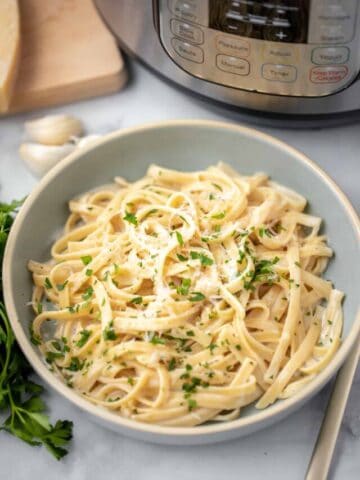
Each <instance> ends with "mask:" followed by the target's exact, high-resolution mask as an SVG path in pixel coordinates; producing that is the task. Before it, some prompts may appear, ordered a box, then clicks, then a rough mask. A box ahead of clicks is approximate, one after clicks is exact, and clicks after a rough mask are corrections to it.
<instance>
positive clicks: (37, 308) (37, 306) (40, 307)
mask: <svg viewBox="0 0 360 480" xmlns="http://www.w3.org/2000/svg"><path fill="white" fill-rule="evenodd" d="M36 310H37V313H38V315H40V313H42V311H43V304H42V303H41V302H37V304H36Z"/></svg>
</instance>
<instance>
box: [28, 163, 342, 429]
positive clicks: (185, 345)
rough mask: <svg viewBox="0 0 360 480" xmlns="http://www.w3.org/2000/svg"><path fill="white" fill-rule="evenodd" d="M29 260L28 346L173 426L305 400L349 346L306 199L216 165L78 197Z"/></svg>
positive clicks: (135, 415) (87, 388) (97, 393)
mask: <svg viewBox="0 0 360 480" xmlns="http://www.w3.org/2000/svg"><path fill="white" fill-rule="evenodd" d="M69 206H70V211H71V214H70V216H69V218H68V220H67V222H66V225H65V231H64V233H63V235H62V236H61V237H60V238H59V239H58V240H57V241H56V242H55V243H54V244H53V246H52V249H51V260H50V261H49V262H47V263H38V262H35V261H30V262H29V269H30V271H31V272H32V274H33V280H34V285H35V287H34V291H33V298H32V305H33V308H34V311H35V313H36V317H35V319H34V321H33V324H32V340H33V342H34V343H36V344H37V345H38V347H39V349H40V350H41V352H42V354H43V356H44V359H45V360H46V363H47V364H48V365H49V368H50V369H52V370H53V371H54V373H55V374H56V375H58V376H60V377H61V378H62V379H63V380H64V382H66V384H67V385H68V386H69V387H71V388H74V389H75V390H76V391H77V392H78V393H79V394H80V395H82V396H83V397H85V398H86V399H88V400H89V401H91V402H93V403H95V404H97V405H100V406H102V407H106V408H107V409H110V410H112V411H114V412H117V413H119V414H121V415H123V416H125V417H128V418H132V419H134V420H138V421H141V422H148V423H156V424H160V425H168V426H193V425H198V424H202V423H204V422H206V421H210V420H211V421H229V420H232V419H235V418H237V417H238V416H239V414H240V412H241V409H242V408H243V407H244V406H246V405H248V404H251V403H253V402H256V407H257V408H259V409H262V408H265V407H267V406H268V405H271V404H272V403H273V402H274V401H275V400H277V399H279V398H281V399H283V398H287V397H290V396H292V395H296V393H297V392H298V391H299V390H300V389H302V388H303V387H304V386H305V385H306V384H307V383H308V382H310V381H311V380H312V379H313V378H314V377H315V376H316V375H317V374H318V373H319V372H320V371H321V370H322V369H323V368H324V367H325V366H326V365H327V364H328V363H329V361H330V360H331V359H332V357H333V356H334V354H335V352H336V350H337V349H338V347H339V344H340V338H341V330H342V309H341V301H342V298H343V293H342V292H340V291H338V290H335V289H334V288H333V287H332V285H331V283H330V282H329V281H327V280H324V279H323V278H321V274H322V273H323V271H324V270H325V268H326V265H327V263H328V260H329V258H330V257H331V255H332V250H331V249H330V248H329V247H328V246H327V244H326V238H325V237H324V236H323V235H321V234H320V233H319V230H320V225H321V219H320V218H318V217H315V216H312V215H309V214H307V213H304V208H305V206H306V200H305V199H304V198H303V197H302V196H301V195H299V194H298V193H296V192H294V191H292V190H290V189H288V188H286V187H284V186H282V185H279V184H277V183H275V182H273V181H270V180H269V178H268V177H267V176H266V175H264V174H255V175H253V176H242V175H239V174H238V173H237V172H235V171H233V170H232V169H230V167H228V166H226V165H223V164H219V165H218V166H216V167H209V168H208V169H207V170H204V171H198V172H192V173H184V172H179V171H175V170H168V169H165V168H161V167H158V166H151V167H150V168H149V169H148V172H147V174H146V176H145V177H144V178H142V179H141V180H139V181H136V182H134V183H128V182H127V181H125V180H124V179H122V178H116V179H115V183H114V184H112V185H109V186H105V187H103V188H100V189H97V190H94V191H91V192H88V193H86V194H84V195H82V196H80V197H79V198H76V199H74V200H72V201H70V204H69Z"/></svg>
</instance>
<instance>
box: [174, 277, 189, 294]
mask: <svg viewBox="0 0 360 480" xmlns="http://www.w3.org/2000/svg"><path fill="white" fill-rule="evenodd" d="M190 286H191V280H190V278H182V279H181V284H180V285H179V286H178V287H177V288H176V291H177V293H178V294H179V295H187V294H188V293H189V289H190Z"/></svg>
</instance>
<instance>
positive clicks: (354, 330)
mask: <svg viewBox="0 0 360 480" xmlns="http://www.w3.org/2000/svg"><path fill="white" fill-rule="evenodd" d="M176 127H191V128H199V127H200V128H212V129H214V130H219V129H221V130H227V131H233V132H238V133H239V134H242V135H244V136H246V137H249V138H253V139H254V140H256V141H261V142H265V143H267V144H271V145H272V146H275V147H276V148H277V149H280V150H283V151H285V152H286V153H287V154H288V155H289V156H291V157H296V159H297V160H298V161H300V163H302V164H304V165H305V166H307V167H309V168H310V170H311V171H312V173H314V174H317V176H319V177H321V180H322V181H323V182H325V184H326V185H327V187H328V188H330V189H331V190H332V191H333V193H334V194H335V196H336V197H337V199H338V201H339V202H340V203H341V204H342V205H343V207H344V208H345V209H346V211H347V214H348V216H349V219H350V220H351V223H352V225H353V227H354V230H355V232H356V233H357V237H358V239H359V240H360V219H359V217H358V215H357V214H356V211H355V209H354V208H353V206H352V205H351V203H350V201H349V200H348V199H347V197H346V196H345V194H344V193H343V192H342V190H341V189H340V188H339V187H338V185H337V184H336V183H335V182H334V180H332V178H331V177H330V176H329V175H328V174H327V173H325V172H324V171H323V170H322V169H321V168H320V167H319V166H318V165H317V164H316V163H315V162H314V161H312V160H310V159H309V158H308V157H307V156H306V155H305V154H303V153H302V152H300V151H299V150H297V149H296V148H294V147H292V146H290V145H288V144H287V143H285V142H283V141H282V140H279V139H278V138H276V137H273V136H272V135H269V134H266V133H263V132H261V131H258V130H256V129H254V128H251V127H246V126H243V125H237V124H234V123H230V122H223V121H214V120H202V119H199V120H196V119H191V120H168V121H161V122H150V123H145V124H142V125H138V126H133V127H128V128H124V129H121V130H117V131H115V132H112V133H110V134H107V135H105V136H104V137H102V138H100V139H99V140H98V141H97V142H96V143H94V144H92V145H89V146H88V147H85V148H83V149H81V150H79V151H75V152H73V153H71V154H70V155H69V156H67V157H66V158H65V159H64V160H62V161H60V162H59V163H58V164H57V165H56V166H55V167H54V168H52V169H51V170H50V171H49V172H48V173H47V174H46V175H45V176H44V177H43V178H42V179H41V180H40V181H39V183H38V184H37V185H36V186H35V188H34V189H33V190H32V192H31V193H30V194H29V196H28V197H27V199H26V200H25V202H24V205H23V206H22V208H21V209H20V211H19V213H18V215H17V216H16V218H15V221H14V224H13V226H12V228H11V231H10V235H9V238H8V241H7V245H6V249H5V255H4V261H3V286H4V300H5V305H6V309H7V312H8V317H9V320H10V324H11V327H12V329H13V331H14V334H15V337H16V340H17V342H18V344H19V346H20V348H21V350H22V351H23V353H24V355H25V356H26V358H27V359H28V361H29V363H30V364H31V366H32V367H33V368H34V370H35V371H36V373H37V374H38V375H39V376H40V377H41V378H42V379H43V380H44V381H45V382H46V383H47V384H48V385H50V387H52V388H53V389H54V390H55V391H56V392H57V393H59V394H60V395H61V396H63V397H65V398H66V399H67V400H68V401H70V402H71V403H73V404H74V405H76V406H77V407H78V408H80V409H81V410H84V411H86V412H88V413H90V414H91V415H94V416H95V417H97V418H98V419H99V420H103V421H105V422H107V423H109V424H113V425H114V426H118V427H120V428H121V427H125V429H129V430H131V431H132V433H133V434H135V433H136V432H138V433H151V434H156V435H157V436H162V437H164V438H166V437H167V438H170V437H172V436H177V437H187V436H192V437H196V436H200V437H202V436H204V435H206V436H215V435H217V434H219V433H220V432H229V431H233V430H234V431H235V430H236V431H240V430H242V429H245V430H246V428H249V427H254V430H255V429H260V428H261V427H262V426H265V425H266V423H267V422H266V421H267V420H268V421H269V422H270V421H271V419H272V420H273V421H275V420H276V418H279V419H280V418H282V417H283V416H285V415H286V414H287V413H290V412H291V411H292V410H294V409H295V407H296V406H297V405H298V406H300V405H302V404H303V403H304V402H305V401H306V400H307V399H310V398H311V397H312V395H314V394H315V393H316V392H317V391H319V390H320V388H322V387H323V386H324V385H325V384H326V383H327V382H328V381H329V380H330V378H331V377H332V376H333V375H334V374H335V373H336V372H337V370H338V369H339V368H340V367H341V365H342V364H343V362H344V361H345V359H346V357H347V356H348V355H349V353H350V351H351V349H352V347H353V346H354V344H355V342H356V340H357V339H358V338H359V335H360V311H359V309H358V310H357V314H356V315H355V319H354V322H353V324H352V326H351V328H350V331H349V333H348V335H347V336H346V338H345V339H344V340H343V342H342V344H341V347H340V348H339V350H338V351H337V352H336V354H335V356H334V358H333V359H332V360H331V361H330V363H329V364H328V365H327V366H326V367H325V369H324V370H323V371H321V372H320V373H319V374H318V375H316V377H315V378H314V379H313V380H312V381H311V382H309V384H308V385H306V386H305V387H304V388H303V389H302V390H301V391H300V392H298V393H297V394H296V395H294V396H293V397H290V398H288V399H285V400H282V401H281V402H275V403H274V404H273V405H271V406H269V407H268V408H266V409H264V410H258V411H257V413H256V414H254V415H250V416H245V417H241V416H240V417H239V418H238V419H236V420H232V421H230V422H224V423H217V424H209V425H199V426H194V427H170V426H162V425H157V424H147V423H141V422H137V421H135V420H132V419H128V418H125V417H123V416H121V415H119V414H116V413H113V412H111V411H109V410H106V409H105V408H102V407H99V406H97V405H95V404H92V403H91V402H90V401H88V400H86V399H84V398H82V397H81V396H80V395H79V394H77V393H76V392H75V391H74V390H71V389H70V388H68V387H67V386H66V385H65V384H64V383H63V382H62V381H61V379H60V378H58V377H56V376H55V375H54V374H53V373H52V372H50V371H49V370H48V368H47V367H46V365H45V364H44V362H43V361H42V359H41V358H40V357H39V356H38V355H37V353H36V352H35V350H34V348H33V346H32V345H31V343H30V340H29V339H28V338H27V336H26V334H25V329H24V328H23V327H22V325H21V323H20V321H19V318H18V316H17V314H16V308H15V303H16V302H15V299H14V294H13V292H12V289H11V284H12V269H11V264H12V258H13V256H14V248H15V240H16V237H17V235H18V232H19V230H20V229H21V227H22V224H23V222H24V221H25V220H26V216H27V212H28V210H29V209H30V207H31V206H32V204H33V202H34V200H35V199H36V198H37V197H38V196H39V195H40V194H41V193H42V191H43V190H44V189H46V187H47V185H48V183H49V182H50V181H51V180H52V179H53V178H54V177H56V176H57V175H58V174H60V173H61V172H62V171H63V170H65V169H66V168H67V167H68V166H69V165H71V164H72V163H73V162H76V161H77V159H78V158H80V157H82V156H84V155H86V154H87V153H88V152H89V151H91V150H93V149H96V148H98V147H99V146H100V147H101V146H102V145H104V144H106V143H108V142H109V141H112V140H113V139H116V138H122V137H126V136H129V135H133V134H138V133H141V132H144V131H147V130H159V129H168V128H176ZM262 424H263V425H262Z"/></svg>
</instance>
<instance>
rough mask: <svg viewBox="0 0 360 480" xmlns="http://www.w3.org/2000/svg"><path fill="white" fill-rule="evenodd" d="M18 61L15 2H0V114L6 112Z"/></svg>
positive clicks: (17, 17)
mask: <svg viewBox="0 0 360 480" xmlns="http://www.w3.org/2000/svg"><path fill="white" fill-rule="evenodd" d="M19 60H20V18H19V6H18V1H17V0H0V112H6V111H7V109H8V107H9V103H10V99H11V94H12V91H13V87H14V83H15V79H16V72H17V66H18V62H19Z"/></svg>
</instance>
